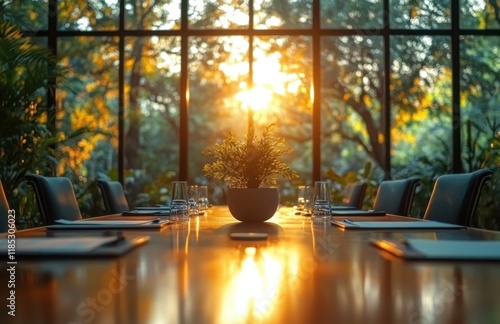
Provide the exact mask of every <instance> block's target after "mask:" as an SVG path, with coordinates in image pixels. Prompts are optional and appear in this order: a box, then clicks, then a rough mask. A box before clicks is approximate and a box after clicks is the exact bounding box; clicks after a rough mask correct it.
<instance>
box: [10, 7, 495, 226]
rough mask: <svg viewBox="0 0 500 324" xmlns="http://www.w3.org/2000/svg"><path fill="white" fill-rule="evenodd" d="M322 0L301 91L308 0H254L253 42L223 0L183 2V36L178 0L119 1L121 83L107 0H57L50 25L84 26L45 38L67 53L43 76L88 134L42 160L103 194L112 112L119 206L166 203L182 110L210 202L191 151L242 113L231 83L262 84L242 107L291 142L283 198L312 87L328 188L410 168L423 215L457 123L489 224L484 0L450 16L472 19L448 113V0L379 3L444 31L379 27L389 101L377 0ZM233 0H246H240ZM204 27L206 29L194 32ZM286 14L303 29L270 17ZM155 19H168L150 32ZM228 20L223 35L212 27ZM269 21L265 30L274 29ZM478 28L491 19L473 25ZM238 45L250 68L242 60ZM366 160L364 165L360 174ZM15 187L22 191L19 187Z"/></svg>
mask: <svg viewBox="0 0 500 324" xmlns="http://www.w3.org/2000/svg"><path fill="white" fill-rule="evenodd" d="M320 3H321V8H322V9H321V22H320V25H321V26H322V28H323V29H324V30H325V34H324V35H322V36H321V38H320V46H321V57H320V62H317V61H315V63H316V64H319V65H320V66H319V68H318V69H317V71H318V70H319V73H320V79H321V92H320V93H321V96H320V98H317V97H316V98H313V97H312V89H313V82H312V81H313V66H312V64H313V63H312V62H313V58H312V56H311V48H312V46H313V41H312V40H313V38H312V35H310V34H308V30H309V29H310V28H311V26H312V14H311V13H312V11H311V1H294V2H289V1H272V2H269V3H266V4H265V5H263V6H262V7H261V10H260V11H258V12H256V21H255V22H256V26H258V28H259V30H265V31H266V33H262V34H258V31H257V32H256V33H255V36H254V37H253V38H252V44H253V48H251V49H250V48H249V44H250V38H249V36H248V34H247V33H246V32H242V33H241V35H240V34H239V33H238V31H239V30H242V31H246V28H248V24H245V22H242V21H241V20H238V21H235V20H234V19H232V18H231V17H233V14H234V12H233V11H232V10H231V9H230V8H231V6H225V7H224V8H218V7H217V6H213V5H208V4H203V5H199V6H196V7H193V8H190V9H189V10H190V16H189V17H190V23H189V28H190V30H192V31H203V32H200V33H198V34H197V33H195V32H193V34H192V35H190V36H189V37H188V38H187V41H186V42H185V43H183V42H182V41H181V36H180V33H178V31H179V30H180V28H181V24H180V13H179V11H178V9H179V8H180V1H169V0H162V1H156V2H152V3H150V2H130V4H128V5H127V6H126V12H125V17H126V21H125V25H126V30H127V31H132V32H135V31H141V32H142V31H146V32H147V33H150V34H148V36H147V37H146V36H144V37H142V36H140V37H139V36H136V34H133V33H131V34H130V35H127V36H126V37H125V38H124V42H125V43H124V48H125V53H124V61H123V65H124V74H125V75H124V84H123V85H122V86H123V88H122V89H120V85H119V84H118V77H119V71H118V68H117V67H118V65H119V62H120V61H119V59H120V55H119V52H118V51H119V46H118V44H119V39H118V37H116V36H112V35H111V34H109V35H108V34H106V31H115V30H117V28H118V23H117V22H118V16H119V12H118V9H117V8H118V7H119V6H116V8H115V7H114V6H109V5H108V4H107V3H106V1H77V2H72V1H60V2H59V16H58V23H59V29H60V30H69V31H74V30H77V31H78V30H95V31H97V33H95V36H87V35H78V36H75V37H73V36H71V37H62V38H60V39H58V61H60V62H63V64H64V65H67V66H69V67H70V69H69V70H67V71H66V72H65V75H64V79H58V87H59V86H61V89H58V91H57V101H56V103H57V107H58V109H57V115H56V116H54V118H55V119H56V121H57V122H56V124H55V125H56V127H57V131H60V132H61V133H62V134H65V139H66V137H69V134H71V132H73V131H75V130H78V129H80V128H82V127H83V126H91V128H92V129H93V130H98V131H99V132H100V134H98V133H99V132H97V133H93V134H87V135H86V136H85V137H83V138H71V139H69V140H67V141H66V143H64V144H63V145H60V144H59V145H58V146H57V147H58V151H57V152H60V153H64V155H65V156H66V158H65V159H60V158H56V159H55V160H54V161H52V164H50V163H49V164H48V165H50V169H49V170H46V171H42V173H45V172H52V173H54V174H58V175H66V176H68V177H70V178H71V179H72V182H73V183H74V184H75V188H76V191H77V194H78V197H79V201H80V202H81V208H82V211H83V212H84V214H85V215H89V216H90V215H96V214H98V213H99V212H100V210H101V209H100V207H99V197H98V192H96V191H95V190H94V189H92V188H93V183H94V180H95V179H96V178H99V177H109V178H113V179H117V178H118V175H117V171H116V170H117V168H118V154H117V152H118V125H119V122H120V120H122V121H123V122H124V134H123V135H124V138H123V145H124V161H123V163H124V169H125V174H124V176H125V179H124V180H125V181H124V182H125V183H124V184H125V188H126V190H127V195H128V197H129V202H131V205H132V206H134V205H146V204H154V203H164V202H165V201H166V200H168V191H169V186H170V183H171V181H172V180H173V179H175V178H176V177H177V176H178V172H179V153H180V152H179V144H178V143H179V142H180V141H182V140H183V139H182V138H180V137H179V134H180V129H181V121H182V118H187V121H186V122H187V127H188V129H189V143H188V145H189V153H188V155H189V156H188V163H189V165H188V170H189V179H188V180H189V181H190V182H193V183H199V184H208V185H209V187H210V189H211V197H212V201H213V202H214V203H223V202H224V188H225V186H226V183H224V182H221V181H212V180H211V179H208V178H206V177H205V176H204V174H203V166H204V165H206V164H207V163H210V159H209V157H208V156H205V155H203V154H202V153H201V152H203V151H204V150H206V149H208V148H210V147H212V146H213V145H214V144H215V143H220V142H222V141H223V140H224V134H225V133H226V132H228V131H231V132H233V133H235V134H242V129H245V126H246V123H247V120H246V111H245V109H244V107H243V105H244V103H242V102H241V101H240V100H238V94H239V93H240V92H242V89H245V88H246V87H248V86H249V84H251V83H252V82H253V84H254V85H263V88H264V89H263V90H267V91H268V93H271V95H270V98H269V100H268V101H267V102H266V103H265V104H264V105H265V106H266V109H265V110H264V111H262V112H258V113H256V119H255V123H256V127H262V125H268V124H270V123H274V124H276V128H277V129H276V131H277V135H278V136H279V137H283V138H284V139H285V141H286V143H287V145H289V146H290V147H291V148H292V149H293V152H292V153H291V154H290V156H289V157H288V158H287V160H286V161H285V162H287V164H288V166H289V167H290V168H291V169H293V170H296V171H297V172H298V173H299V175H300V180H293V181H284V182H281V183H280V187H281V188H282V198H283V201H286V203H291V202H293V196H294V187H295V185H297V184H303V183H309V184H310V183H311V181H312V179H311V178H312V172H311V170H312V163H313V161H312V158H311V156H312V151H313V141H312V135H313V134H312V129H313V123H315V121H314V122H313V120H312V109H313V104H312V102H313V100H315V101H319V102H320V107H321V108H320V109H321V121H320V122H321V125H320V127H321V134H320V139H319V140H320V143H319V144H320V150H321V161H320V169H321V172H322V175H323V176H324V177H325V178H330V179H333V182H335V184H334V188H335V195H340V194H341V191H342V188H343V186H345V184H346V183H347V181H350V180H351V179H354V178H356V179H367V180H368V181H369V184H370V186H369V189H368V192H367V198H366V201H365V205H366V206H368V207H369V206H371V203H372V201H373V198H374V193H375V192H376V187H377V185H378V183H380V181H382V180H383V179H385V178H387V177H390V178H392V179H399V178H405V177H409V176H412V175H417V176H420V177H421V178H422V180H423V185H422V186H421V188H420V189H419V192H418V193H417V196H416V198H415V204H414V208H413V210H412V215H413V216H415V217H421V216H422V215H423V213H424V212H425V206H426V203H427V200H428V197H429V195H430V192H431V190H432V185H433V183H434V181H435V179H436V178H437V177H438V176H439V175H441V174H445V173H449V172H451V170H452V167H451V165H452V164H451V156H452V151H453V148H452V146H451V145H452V144H451V143H452V130H453V129H452V128H453V127H460V129H461V132H462V138H461V141H462V143H461V149H462V164H463V171H464V172H468V171H473V170H475V169H478V168H483V167H488V168H490V169H492V170H493V171H494V177H493V181H491V182H490V183H489V184H488V185H487V186H486V188H485V190H484V195H483V196H484V197H483V198H484V199H483V200H482V201H481V206H480V208H479V210H478V214H479V224H478V226H481V227H487V228H492V229H499V228H500V220H499V218H498V215H500V212H499V211H500V206H499V203H498V202H497V200H498V199H495V197H499V196H500V193H499V190H500V174H499V173H500V171H499V166H500V153H499V143H498V141H499V136H500V135H499V134H500V126H499V122H500V116H499V114H500V113H499V109H498V105H499V102H500V83H499V82H498V75H500V70H499V68H500V67H499V65H498V57H500V36H499V35H497V34H496V33H495V31H497V30H499V29H500V18H499V17H498V15H497V14H495V13H496V12H498V5H497V3H496V2H495V1H489V2H484V5H483V7H480V6H479V5H477V3H476V4H475V5H473V4H474V3H475V2H474V3H472V2H466V1H461V2H460V4H459V5H460V26H461V28H466V29H473V30H477V31H479V32H478V33H475V34H472V35H463V36H460V40H459V42H460V46H459V48H460V55H459V57H460V62H459V64H460V86H461V89H460V100H461V101H460V112H461V121H460V123H459V125H455V126H453V122H452V121H453V103H452V93H451V84H452V53H451V51H452V46H451V45H452V44H451V37H450V36H449V35H447V34H446V33H445V31H447V30H449V29H450V28H451V16H450V12H451V10H450V1H431V2H418V1H413V2H400V3H398V4H394V7H393V8H391V12H390V27H391V28H398V29H402V30H416V31H419V30H438V31H444V33H443V34H444V35H434V34H432V33H429V35H427V34H425V33H424V34H423V35H412V34H411V33H410V34H408V35H406V34H404V33H403V34H402V35H399V34H398V35H392V34H391V36H390V60H389V61H390V66H389V67H388V68H389V73H390V78H389V81H390V102H389V103H385V102H384V101H385V97H384V93H385V88H384V87H385V81H384V80H385V73H386V67H385V66H384V47H383V46H384V45H383V37H382V36H381V34H380V33H376V32H373V31H372V28H373V29H377V28H383V27H384V21H383V12H382V1H370V2H366V1H333V2H332V1H321V2H320ZM368 3H369V5H368ZM44 4H45V1H37V0H35V1H30V2H19V3H17V2H16V4H15V5H14V4H13V5H12V8H11V9H12V11H10V12H9V14H8V15H5V17H7V18H8V20H9V21H14V20H15V21H19V22H22V28H23V30H25V31H29V30H39V29H41V30H43V29H45V28H46V26H47V23H46V17H47V12H46V10H45V9H43V8H44ZM231 5H233V6H234V8H239V9H240V10H242V12H246V11H248V8H245V7H244V6H242V5H241V3H240V2H231ZM160 7H163V8H165V7H168V8H169V10H160V9H159V8H160ZM44 10H45V11H44ZM207 27H210V28H213V31H212V30H211V31H210V33H206V30H205V29H207ZM290 28H291V29H293V30H294V31H304V32H303V34H301V33H294V34H293V35H288V34H287V33H286V32H283V31H286V30H287V29H290ZM356 28H359V31H358V30H356ZM363 28H370V29H363ZM161 29H165V30H167V31H168V33H156V31H157V30H161ZM228 29H230V30H231V35H227V33H225V31H226V30H228ZM273 29H276V30H277V31H278V33H277V34H276V35H273V34H272V30H273ZM330 29H332V30H333V29H334V30H336V31H338V32H330ZM353 30H355V32H352V31H353ZM481 30H488V31H489V32H490V34H494V35H489V36H484V35H481V33H480V32H481ZM270 31H271V32H270ZM344 31H345V33H344ZM232 33H234V34H235V35H234V36H233V35H232ZM269 33H271V34H272V35H269ZM132 34H133V35H132ZM166 34H168V35H166ZM438 34H439V33H438ZM186 43H187V49H186V50H187V52H188V62H187V71H185V70H184V71H183V72H186V73H188V79H189V84H188V89H186V91H187V93H182V87H181V84H180V79H181V78H180V76H181V75H180V74H181V68H180V67H181V63H182V62H181V59H180V54H181V46H185V44H186ZM182 44H184V45H182ZM249 50H252V55H251V56H250V54H249ZM251 57H252V58H253V60H254V61H253V62H252V73H253V80H252V82H251V81H250V80H249V73H250V68H249V66H248V62H249V60H250V58H251ZM276 85H279V87H276ZM316 86H317V85H316ZM40 89H44V87H42V88H40ZM69 89H71V91H69ZM120 91H123V93H124V98H123V101H124V102H123V105H124V109H125V114H124V116H119V115H118V106H119V102H118V101H119V100H118V98H119V92H120ZM262 94H263V95H261V96H259V97H260V98H259V99H265V98H266V92H262ZM185 96H187V97H188V104H189V112H188V116H187V117H186V116H184V117H183V116H182V111H181V101H182V100H181V99H182V98H184V97H185ZM38 97H39V98H44V95H41V96H38ZM387 105H390V107H391V115H390V117H391V118H390V121H389V122H390V127H391V134H390V140H391V152H390V153H391V163H390V174H384V172H383V171H382V170H383V167H382V166H383V165H384V164H385V163H386V161H385V152H384V143H385V142H384V141H385V140H386V138H385V137H386V135H387V134H384V133H383V129H385V125H386V123H387V120H385V118H384V114H383V113H382V109H383V107H385V106H387ZM42 106H43V103H42V102H39V103H38V104H37V107H38V109H39V110H38V111H41V110H40V109H42ZM27 107H28V106H22V109H27ZM2 115H3V112H2ZM35 121H36V119H35ZM35 123H37V122H35ZM102 134H106V135H110V136H102ZM2 138H3V136H2ZM39 144H40V143H38V144H37V145H39ZM46 145H49V143H47V144H46ZM61 146H62V148H61ZM1 147H2V148H3V147H4V146H3V145H2V146H1ZM49 147H51V148H52V146H50V145H49ZM44 152H46V153H47V154H48V153H49V152H50V151H47V150H46V151H44ZM55 153H56V152H54V154H55ZM53 156H55V155H53ZM54 163H56V164H57V165H54ZM45 165H47V163H45ZM366 165H370V166H371V168H370V172H369V173H368V174H367V173H366V172H365V171H366V168H365V166H366ZM40 170H42V169H40ZM354 175H356V176H354ZM2 181H4V180H3V179H2ZM4 183H5V182H4ZM19 197H23V198H22V199H25V200H26V199H28V200H31V199H30V198H29V197H27V196H26V195H24V194H22V195H19ZM9 198H10V197H9ZM10 199H12V198H10Z"/></svg>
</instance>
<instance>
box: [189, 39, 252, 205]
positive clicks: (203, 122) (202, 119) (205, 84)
mask: <svg viewBox="0 0 500 324" xmlns="http://www.w3.org/2000/svg"><path fill="white" fill-rule="evenodd" d="M248 71H249V65H248V38H247V37H243V36H233V37H230V36H228V37H224V36H221V37H192V38H189V178H190V181H191V182H194V183H198V184H206V183H208V188H209V190H210V199H211V201H212V202H213V203H214V204H225V199H224V197H223V196H224V190H225V185H224V184H222V183H217V182H216V181H214V180H213V179H207V178H206V177H205V175H204V173H203V171H202V170H203V166H204V165H205V164H206V163H210V162H212V161H211V160H210V159H209V158H208V157H207V156H205V155H204V154H203V153H202V152H203V151H204V150H206V149H209V148H211V147H212V146H213V145H214V144H215V143H219V142H221V141H222V140H223V139H224V132H226V131H232V132H234V133H235V134H237V135H238V136H241V137H243V135H244V134H243V133H244V132H242V131H241V130H245V129H246V126H247V112H246V111H245V110H244V109H243V107H242V103H241V101H240V100H238V93H239V92H240V91H242V90H241V89H242V87H244V85H245V84H247V83H248Z"/></svg>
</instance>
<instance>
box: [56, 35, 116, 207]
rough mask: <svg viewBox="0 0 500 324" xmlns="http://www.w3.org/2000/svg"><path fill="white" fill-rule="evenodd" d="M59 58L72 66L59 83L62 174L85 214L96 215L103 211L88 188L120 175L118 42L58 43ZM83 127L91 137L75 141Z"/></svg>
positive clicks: (95, 39) (69, 40)
mask: <svg viewBox="0 0 500 324" xmlns="http://www.w3.org/2000/svg"><path fill="white" fill-rule="evenodd" d="M103 53H105V54H103ZM58 56H59V57H60V59H61V63H62V64H63V65H65V66H69V67H70V68H69V69H68V71H67V73H65V74H64V77H62V78H60V79H58V91H57V107H58V112H57V120H58V128H59V130H61V131H62V132H64V134H65V138H66V139H65V141H64V142H63V143H62V145H61V146H60V151H61V153H62V154H64V155H65V157H66V158H64V159H61V160H60V162H59V170H58V174H59V175H66V176H68V177H70V179H71V181H72V183H73V184H74V185H75V186H76V188H75V191H76V192H77V193H78V196H79V197H80V198H81V199H79V203H80V209H81V211H82V213H83V214H84V215H94V216H95V215H96V214H99V213H101V214H102V212H103V210H101V211H96V210H95V208H97V205H98V204H94V203H92V200H93V198H92V197H91V195H92V193H91V192H89V191H87V190H88V189H89V187H90V184H91V183H92V181H93V180H95V179H96V178H98V177H100V176H103V175H107V176H110V177H114V178H115V179H116V178H117V172H118V38H116V37H63V38H59V42H58ZM85 127H88V128H89V130H90V131H91V132H85V133H84V135H83V136H78V137H76V138H72V137H71V134H73V133H74V132H75V131H78V130H79V129H84V128H85ZM85 197H86V198H85Z"/></svg>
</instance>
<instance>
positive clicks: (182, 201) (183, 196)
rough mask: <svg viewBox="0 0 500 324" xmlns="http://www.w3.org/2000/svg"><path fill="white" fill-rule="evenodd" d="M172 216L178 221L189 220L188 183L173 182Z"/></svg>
mask: <svg viewBox="0 0 500 324" xmlns="http://www.w3.org/2000/svg"><path fill="white" fill-rule="evenodd" d="M170 214H171V215H172V216H173V217H175V218H176V219H177V220H181V221H182V220H187V219H189V209H188V187H187V181H174V182H172V204H171V206H170Z"/></svg>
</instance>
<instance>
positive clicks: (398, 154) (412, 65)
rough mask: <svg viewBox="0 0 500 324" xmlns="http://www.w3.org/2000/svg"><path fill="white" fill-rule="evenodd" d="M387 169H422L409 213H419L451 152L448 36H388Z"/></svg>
mask: <svg viewBox="0 0 500 324" xmlns="http://www.w3.org/2000/svg"><path fill="white" fill-rule="evenodd" d="M391 62H392V65H391V112H392V114H391V120H392V125H391V159H392V161H391V162H392V163H391V164H392V165H391V175H392V177H393V178H396V179H398V178H405V177H409V176H412V175H422V176H423V177H424V178H423V185H422V187H421V188H420V194H419V195H417V197H416V198H415V202H414V206H413V211H412V215H413V216H420V217H422V216H423V213H424V212H425V208H426V206H427V201H428V199H429V196H430V193H431V191H432V188H433V185H434V180H435V178H436V177H437V176H438V175H442V174H446V173H450V172H451V171H452V170H451V165H452V161H451V157H452V88H451V38H450V37H447V36H433V37H431V36H394V37H392V38H391Z"/></svg>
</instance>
